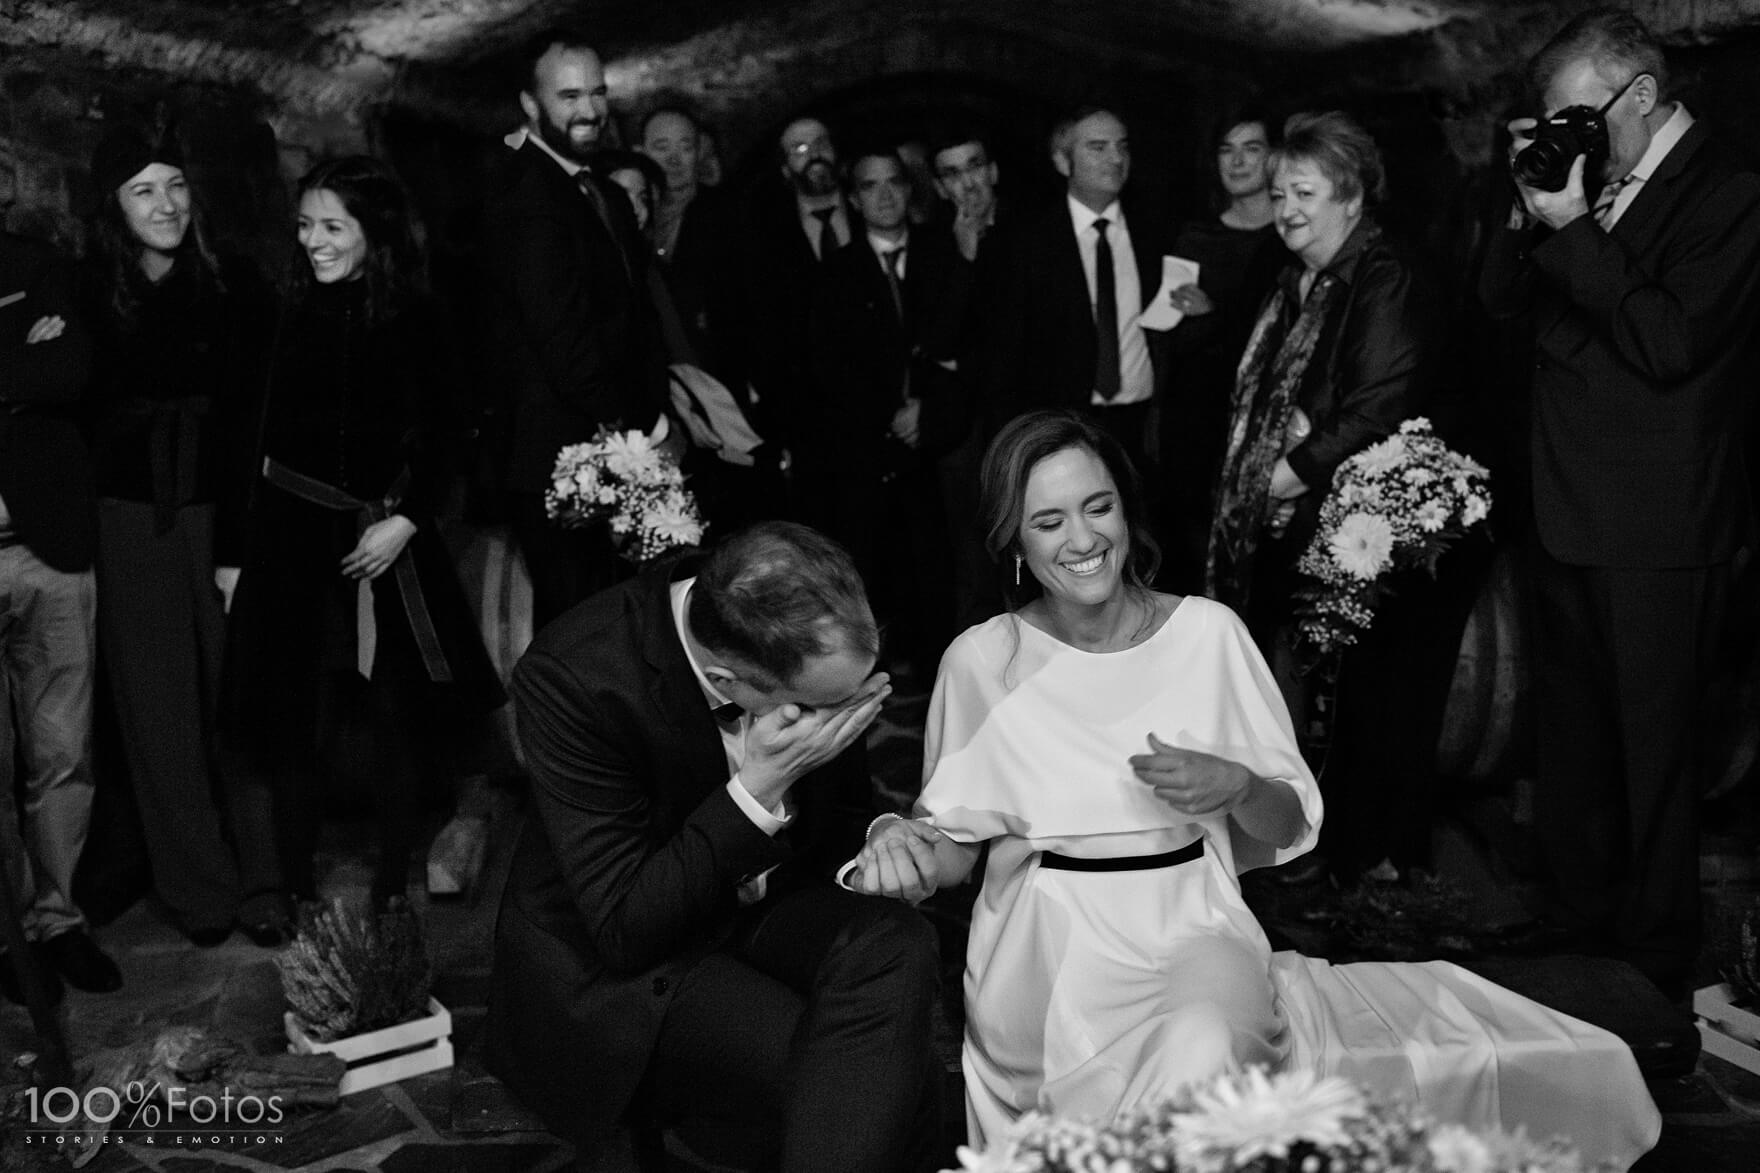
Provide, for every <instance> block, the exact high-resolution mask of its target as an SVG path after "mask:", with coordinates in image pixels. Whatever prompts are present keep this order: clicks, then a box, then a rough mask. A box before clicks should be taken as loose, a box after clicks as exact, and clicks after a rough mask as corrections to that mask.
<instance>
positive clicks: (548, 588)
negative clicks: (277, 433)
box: [482, 34, 666, 626]
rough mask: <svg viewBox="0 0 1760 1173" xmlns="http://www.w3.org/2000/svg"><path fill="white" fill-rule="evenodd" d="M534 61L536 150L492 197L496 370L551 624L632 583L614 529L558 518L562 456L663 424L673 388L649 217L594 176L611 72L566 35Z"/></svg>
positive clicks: (510, 499) (487, 305) (488, 238)
mask: <svg viewBox="0 0 1760 1173" xmlns="http://www.w3.org/2000/svg"><path fill="white" fill-rule="evenodd" d="M528 62H529V65H530V70H529V73H528V76H527V81H526V87H525V89H524V90H523V91H522V92H521V93H520V96H519V99H520V106H521V108H522V109H523V110H524V111H525V115H526V123H527V124H526V128H525V132H524V136H523V141H522V142H521V143H520V145H519V146H518V148H517V149H515V150H514V151H513V153H512V154H511V155H510V156H508V157H507V158H506V159H505V160H504V161H503V162H502V165H501V166H500V167H499V168H498V169H497V171H496V173H495V174H494V175H493V176H492V178H491V181H490V187H489V193H488V195H487V197H486V199H485V201H484V208H483V241H482V246H483V253H482V268H483V273H484V278H485V279H484V294H485V297H484V301H483V312H484V315H485V317H486V319H487V327H488V345H487V348H486V351H485V354H484V367H485V369H484V372H483V373H484V378H485V380H486V382H487V384H488V386H489V387H490V388H491V389H492V394H493V395H494V396H495V397H496V398H497V399H498V400H499V403H498V408H499V410H500V412H501V413H502V418H501V419H500V420H499V425H498V426H499V428H500V430H501V432H502V433H503V434H502V436H501V438H500V439H501V444H502V446H503V452H502V461H503V464H504V467H503V470H502V474H501V479H502V487H503V489H504V491H505V494H506V501H507V508H508V513H509V520H510V521H511V523H512V525H513V530H514V536H515V537H516V538H517V539H518V541H519V543H520V546H521V549H522V552H523V553H524V555H525V559H526V566H527V569H528V570H529V571H530V572H531V576H532V617H533V621H534V622H535V623H536V624H537V625H539V626H542V625H543V624H544V623H545V622H547V621H549V620H550V619H552V618H554V617H555V616H557V615H558V614H560V613H561V612H562V611H564V610H566V609H567V608H568V607H569V606H571V605H573V604H574V603H577V602H579V601H580V600H581V599H583V598H585V597H586V596H587V595H589V594H592V593H593V592H594V591H596V590H599V589H601V588H603V587H605V586H609V585H610V584H611V583H612V582H613V581H615V580H616V578H617V577H618V574H619V569H618V562H617V558H616V556H615V555H614V554H613V553H612V548H611V541H610V537H609V534H608V533H607V531H606V530H605V528H604V527H603V526H595V527H592V528H589V529H585V530H563V529H560V528H558V527H557V526H556V525H554V524H553V523H552V522H550V521H549V520H548V519H547V518H546V517H545V514H544V490H545V489H546V488H548V487H549V485H550V473H551V470H552V469H553V468H554V466H555V461H556V453H557V450H558V449H560V448H561V447H563V446H564V445H567V444H575V443H579V442H581V441H583V440H590V439H592V438H593V436H594V435H595V434H596V433H597V432H598V430H599V429H600V428H601V427H603V426H606V425H612V424H617V425H621V426H622V427H625V428H642V429H647V428H650V427H652V426H653V424H654V423H655V421H656V419H657V418H658V415H659V412H660V408H661V405H662V404H663V403H664V402H665V395H666V383H665V364H664V362H663V360H662V357H661V352H660V346H659V340H658V336H657V333H656V327H655V323H654V319H653V312H652V308H651V306H650V305H649V304H648V300H647V297H646V294H645V290H646V281H647V279H646V276H645V272H644V269H643V266H645V265H646V264H647V250H646V248H645V247H643V246H642V245H641V244H639V243H638V239H639V236H638V232H637V229H636V224H635V215H634V212H633V210H632V209H631V207H630V204H629V200H628V198H627V197H626V196H625V195H624V193H623V192H622V191H620V190H618V189H617V188H616V187H614V186H611V185H610V184H609V183H608V182H607V179H606V177H604V176H599V175H595V174H593V168H592V159H593V155H594V154H595V152H596V151H597V150H598V147H599V140H600V137H601V135H602V134H603V131H604V127H605V123H606V119H607V117H608V116H609V107H608V105H607V101H606V87H605V71H604V67H603V66H602V65H601V64H600V61H599V56H598V54H597V53H595V52H594V51H593V49H592V47H591V46H588V45H585V44H582V43H580V42H579V41H578V40H576V39H574V38H571V37H568V36H565V35H562V34H550V35H545V36H541V37H539V38H537V39H536V40H535V41H534V42H533V43H532V46H531V50H530V52H529V55H528Z"/></svg>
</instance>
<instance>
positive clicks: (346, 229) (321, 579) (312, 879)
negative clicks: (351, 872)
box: [226, 156, 502, 902]
mask: <svg viewBox="0 0 1760 1173" xmlns="http://www.w3.org/2000/svg"><path fill="white" fill-rule="evenodd" d="M298 235H299V243H300V246H301V249H302V250H303V252H304V256H305V263H304V264H303V265H301V266H299V267H298V274H297V277H296V279H295V281H294V288H293V289H292V291H291V293H290V296H289V299H288V304H287V305H286V306H285V308H284V309H283V312H282V315H281V320H280V323H279V325H278V327H277V329H276V335H275V339H274V343H273V346H272V350H271V362H270V369H269V374H268V377H267V380H266V389H265V392H264V398H263V402H262V404H261V407H260V409H259V412H258V418H257V421H256V425H257V437H256V442H255V450H256V451H257V452H258V453H259V456H260V459H259V460H258V461H257V462H256V464H255V465H254V466H253V467H254V470H255V473H256V475H254V476H253V477H252V478H251V481H250V485H249V488H248V491H246V492H245V493H244V494H243V498H242V500H237V501H234V502H233V503H232V505H233V508H231V509H230V510H229V511H228V515H229V517H230V518H233V519H237V520H238V521H239V522H240V524H241V525H242V526H243V528H244V530H245V534H246V537H245V541H244V543H243V545H244V548H245V550H246V551H247V554H246V559H245V562H244V566H243V568H242V571H240V572H236V573H238V578H237V592H236V597H235V602H234V606H233V613H232V627H231V632H230V638H229V641H228V646H227V672H228V678H227V679H228V688H227V694H226V704H227V711H226V719H227V728H228V730H229V732H230V733H231V735H232V737H233V739H234V740H235V741H236V742H237V743H238V744H239V746H240V748H242V749H243V750H245V751H246V752H247V753H248V754H249V755H250V757H251V759H252V760H253V761H254V763H255V764H256V766H257V768H258V769H259V770H261V771H263V772H265V773H266V774H268V775H269V776H270V777H272V779H273V787H274V794H275V821H276V832H277V837H278V841H279V848H280V850H279V863H280V866H281V869H282V874H283V883H284V885H285V889H286V891H287V892H288V893H289V894H290V895H291V896H293V897H295V898H299V899H307V898H311V897H313V896H315V895H316V876H315V874H314V865H313V858H312V855H313V849H314V846H315V843H316V836H317V829H318V824H317V814H318V811H317V806H318V804H317V802H316V799H315V796H314V795H312V794H311V793H309V792H308V787H307V781H308V778H309V776H310V767H311V765H312V764H313V762H314V759H315V757H316V755H317V751H318V750H319V748H320V746H321V745H322V744H323V742H324V741H325V739H326V737H327V736H329V735H330V734H331V733H333V732H334V723H335V718H336V716H337V715H338V714H339V713H340V712H343V711H345V710H347V711H352V712H354V713H355V714H356V715H358V716H360V717H362V718H364V720H365V723H366V725H367V728H368V729H369V730H370V733H371V745H372V747H373V751H372V755H371V760H369V761H368V762H366V763H365V769H364V770H362V771H361V773H363V774H364V776H365V777H366V778H367V779H368V780H369V784H370V786H371V788H372V791H373V794H372V798H373V800H374V805H375V807H376V810H377V814H378V824H379V848H380V857H379V861H378V869H377V872H376V873H375V877H374V881H373V894H374V896H375V898H376V899H378V900H379V901H381V902H384V901H386V900H389V899H390V898H392V897H395V896H399V895H402V894H403V892H404V891H405V886H406V883H407V875H408V870H409V865H410V857H411V855H412V854H413V852H414V848H415V835H416V823H417V819H418V816H419V800H420V797H421V782H422V773H423V766H424V758H425V757H426V756H427V754H425V752H424V751H426V750H431V749H432V746H433V743H434V740H435V739H434V736H433V731H434V730H435V729H436V728H437V726H436V725H435V724H434V717H435V716H436V715H437V714H439V713H443V712H445V711H447V707H448V706H451V705H455V704H458V703H463V704H466V705H469V706H471V707H473V708H484V709H487V708H492V707H494V706H495V705H498V704H500V703H501V700H502V693H501V688H500V683H499V680H498V679H497V677H496V676H495V673H494V669H493V668H492V667H491V666H490V663H489V660H488V657H487V655H486V653H485V652H484V650H483V645H482V639H481V636H480V634H479V632H478V629H477V626H476V623H475V620H474V618H473V617H472V616H471V614H470V612H469V610H468V607H467V605H466V603H465V600H464V595H463V592H462V591H461V589H460V588H459V585H458V580H457V577H456V575H455V573H454V570H453V567H452V564H451V561H450V558H449V556H448V554H447V552H446V548H445V546H444V545H443V544H442V542H441V540H440V537H439V534H438V533H437V532H436V527H435V515H436V513H437V511H438V509H439V507H440V505H441V503H442V501H443V499H444V497H445V496H446V493H447V491H448V488H449V485H450V479H451V474H452V469H451V468H450V467H449V465H450V462H449V460H448V455H449V452H448V445H447V439H448V437H449V435H450V429H451V416H452V409H453V408H454V406H455V404H456V402H457V399H456V397H455V395H454V393H453V386H454V378H455V372H456V370H457V369H458V364H457V363H455V362H451V361H449V359H448V357H447V355H448V347H447V346H446V345H445V332H444V330H443V329H442V328H441V325H440V321H441V320H440V318H439V317H438V315H436V314H435V313H434V312H433V311H432V309H431V308H430V306H429V305H428V303H427V302H426V300H425V297H424V294H423V287H422V253H421V248H420V244H419V238H418V235H417V229H416V226H415V223H414V219H413V214H412V212H411V209H410V207H409V203H408V197H407V196H406V195H405V194H404V192H403V189H402V187H401V186H400V185H399V183H398V182H397V180H396V178H395V177H394V176H393V175H392V174H391V172H390V171H389V170H388V169H387V168H386V167H385V166H384V165H383V164H381V163H379V162H378V161H376V160H374V159H370V158H365V157H358V156H357V157H351V158H344V159H337V160H334V161H330V162H325V163H321V164H319V165H318V166H317V167H316V168H314V169H313V170H312V171H311V172H310V173H309V174H308V175H306V177H305V178H304V179H303V180H301V182H300V188H299V230H298Z"/></svg>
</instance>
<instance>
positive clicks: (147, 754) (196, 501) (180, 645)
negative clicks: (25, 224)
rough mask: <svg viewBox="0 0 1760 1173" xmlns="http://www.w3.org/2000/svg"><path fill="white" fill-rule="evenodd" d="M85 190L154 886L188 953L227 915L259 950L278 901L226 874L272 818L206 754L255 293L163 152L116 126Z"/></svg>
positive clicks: (113, 592) (128, 723) (117, 645)
mask: <svg viewBox="0 0 1760 1173" xmlns="http://www.w3.org/2000/svg"><path fill="white" fill-rule="evenodd" d="M92 178H93V180H94V182H95V184H96V186H97V187H98V189H99V191H100V192H101V193H102V196H101V201H100V203H99V206H98V209H97V213H96V215H95V217H94V219H93V223H92V246H93V247H92V256H91V259H90V263H89V265H88V266H87V281H86V282H85V293H86V301H87V305H86V310H87V317H88V320H89V321H90V322H91V323H92V326H93V328H94V330H95V332H96V334H97V338H98V345H97V347H96V353H97V355H98V367H97V371H96V377H95V379H94V382H93V386H92V390H91V393H90V396H89V400H88V402H89V403H90V405H91V429H92V456H93V464H94V466H95V470H96V476H97V487H98V493H99V497H100V502H99V547H98V591H99V605H98V623H99V631H100V638H101V640H102V641H103V650H104V657H103V658H104V662H105V664H106V666H107V668H108V670H109V677H110V689H111V694H112V697H113V699H114V702H115V706H116V713H117V718H118V720H119V722H120V724H121V729H122V744H123V749H124V751H125V753H126V755H127V761H128V769H129V774H130V776H131V778H132V781H133V785H134V795H135V800H136V805H137V807H138V808H139V810H140V816H141V826H142V830H143V832H144V835H145V839H146V845H147V851H148V855H149V858H150V859H151V862H152V868H153V886H154V888H155V890H156V891H157V893H158V895H159V898H160V900H161V901H162V902H163V903H164V905H165V908H166V911H167V912H168V913H169V915H170V916H171V918H172V919H173V921H174V922H175V923H176V924H177V926H178V928H180V929H181V930H182V931H183V932H184V933H185V934H186V935H187V936H188V937H189V938H190V940H192V941H194V942H195V943H196V944H198V945H218V944H220V943H221V942H222V941H224V940H225V939H226V938H227V937H228V936H229V935H230V934H231V932H232V926H233V923H234V920H235V919H236V920H237V922H238V924H239V925H240V926H242V927H243V928H244V930H245V931H246V932H247V933H249V934H250V936H251V937H252V938H253V939H254V940H256V941H257V942H258V943H259V944H264V945H271V944H275V943H277V942H278V940H279V937H280V934H279V931H278V921H279V918H278V917H277V916H276V915H275V914H276V911H277V908H276V902H275V900H274V898H273V896H272V895H265V894H261V893H258V894H250V888H251V887H252V886H251V885H249V884H245V883H242V882H241V879H240V872H239V865H238V857H239V856H240V855H242V856H243V857H244V858H247V859H248V858H251V857H252V856H254V855H257V854H260V852H261V849H262V848H265V847H267V845H268V844H269V842H270V838H269V835H270V830H269V823H268V805H267V803H266V802H258V803H255V804H253V803H252V802H251V801H250V796H249V795H248V794H246V793H243V792H240V791H239V790H237V789H236V788H235V789H234V790H233V791H232V792H231V793H229V794H227V795H226V796H225V797H226V799H227V800H228V801H222V796H221V794H220V793H218V792H217V791H216V787H215V783H216V781H217V776H216V770H215V769H214V763H213V760H212V757H211V750H212V748H213V747H212V741H211V735H212V732H213V726H214V722H213V714H214V705H215V701H216V698H217V695H218V688H219V677H220V656H221V644H222V639H223V633H224V625H225V619H224V617H223V615H222V613H221V596H220V592H219V590H218V589H216V586H215V577H214V565H215V559H216V557H217V556H218V557H220V558H222V559H224V558H225V554H224V553H217V551H216V549H215V544H214V510H215V499H216V488H217V485H218V484H219V482H220V479H221V472H222V469H223V467H224V466H225V464H226V460H227V456H228V454H227V452H226V451H225V443H224V440H223V438H224V437H225V436H227V434H228V429H226V428H225V427H224V426H223V421H224V420H225V419H226V417H227V414H228V413H229V412H231V411H234V410H236V409H237V407H238V405H239V404H240V403H241V402H242V401H247V400H249V399H250V398H251V387H252V386H253V384H254V383H255V382H257V381H259V380H260V379H261V374H262V372H261V363H262V352H263V349H264V347H265V343H266V338H265V336H264V334H265V331H264V325H265V321H266V318H267V316H268V315H267V312H266V297H265V296H264V291H263V290H262V289H261V288H260V287H259V286H258V285H257V283H256V282H255V280H254V278H253V275H252V274H250V273H249V272H248V271H246V270H243V269H242V268H239V267H236V266H227V267H226V268H225V269H224V270H223V269H222V266H221V265H220V264H219V263H217V262H216V260H215V257H214V254H213V253H212V252H211V251H210V250H209V248H208V244H207V241H206V239H205V238H204V235H203V232H202V223H201V212H200V208H199V207H198V206H197V204H196V201H195V200H194V198H193V195H192V193H191V190H190V185H189V182H188V180H187V178H186V176H185V174H184V169H183V160H182V157H181V155H180V154H179V152H178V150H177V148H176V146H175V144H174V143H172V142H170V141H168V140H160V141H157V142H155V141H153V140H152V139H150V138H149V137H148V136H147V135H145V134H143V133H142V132H141V131H139V130H137V129H135V128H133V127H128V126H122V127H118V128H116V129H115V130H113V131H111V132H110V133H109V134H107V135H106V136H105V137H104V139H103V141H102V142H101V143H100V144H99V146H98V150H97V152H96V153H95V154H94V156H93V159H92ZM229 828H230V832H231V833H230V834H229V833H228V832H229ZM234 839H236V846H237V848H238V855H235V854H234V843H233V842H232V840H234ZM241 902H242V903H241Z"/></svg>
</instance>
